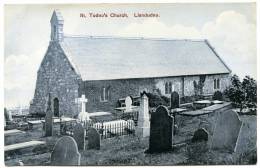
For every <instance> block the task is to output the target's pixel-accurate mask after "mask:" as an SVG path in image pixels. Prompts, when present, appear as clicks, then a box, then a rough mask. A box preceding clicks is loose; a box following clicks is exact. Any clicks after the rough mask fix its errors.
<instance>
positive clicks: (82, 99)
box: [75, 94, 90, 123]
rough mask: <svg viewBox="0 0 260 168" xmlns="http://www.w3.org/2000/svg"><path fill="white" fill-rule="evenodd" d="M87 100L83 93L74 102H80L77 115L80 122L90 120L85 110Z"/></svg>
mask: <svg viewBox="0 0 260 168" xmlns="http://www.w3.org/2000/svg"><path fill="white" fill-rule="evenodd" d="M87 102H88V99H87V98H86V97H85V95H84V94H83V95H82V96H81V97H80V98H76V100H75V103H76V104H79V103H81V112H80V113H79V115H78V119H79V121H80V122H83V123H85V122H88V121H90V117H89V113H88V112H86V103H87Z"/></svg>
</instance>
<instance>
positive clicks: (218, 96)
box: [212, 91, 223, 101]
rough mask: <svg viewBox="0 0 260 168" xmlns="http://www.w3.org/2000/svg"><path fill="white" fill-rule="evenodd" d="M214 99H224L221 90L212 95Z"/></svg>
mask: <svg viewBox="0 0 260 168" xmlns="http://www.w3.org/2000/svg"><path fill="white" fill-rule="evenodd" d="M212 99H213V100H219V101H222V100H223V95H222V93H221V92H220V91H216V92H215V93H214V95H213V97H212Z"/></svg>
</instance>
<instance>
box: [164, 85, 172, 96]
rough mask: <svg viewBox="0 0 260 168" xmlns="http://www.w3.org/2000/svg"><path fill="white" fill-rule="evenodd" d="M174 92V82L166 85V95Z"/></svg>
mask: <svg viewBox="0 0 260 168" xmlns="http://www.w3.org/2000/svg"><path fill="white" fill-rule="evenodd" d="M171 92H172V82H166V83H165V94H171Z"/></svg>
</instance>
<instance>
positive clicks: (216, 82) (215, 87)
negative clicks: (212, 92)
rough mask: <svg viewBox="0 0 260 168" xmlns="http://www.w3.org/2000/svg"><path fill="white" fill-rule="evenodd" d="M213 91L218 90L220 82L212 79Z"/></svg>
mask: <svg viewBox="0 0 260 168" xmlns="http://www.w3.org/2000/svg"><path fill="white" fill-rule="evenodd" d="M214 89H220V80H219V79H214Z"/></svg>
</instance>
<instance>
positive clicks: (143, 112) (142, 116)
mask: <svg viewBox="0 0 260 168" xmlns="http://www.w3.org/2000/svg"><path fill="white" fill-rule="evenodd" d="M136 134H137V136H138V137H140V138H144V137H147V136H150V118H149V100H148V97H147V95H146V93H145V92H143V93H141V102H140V108H139V114H138V122H137V127H136Z"/></svg>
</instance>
